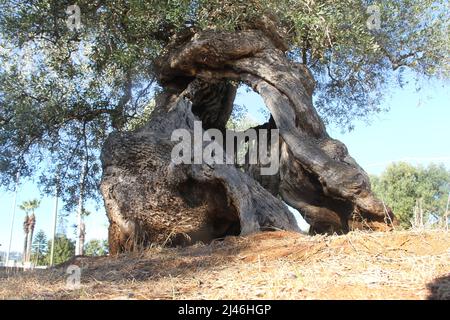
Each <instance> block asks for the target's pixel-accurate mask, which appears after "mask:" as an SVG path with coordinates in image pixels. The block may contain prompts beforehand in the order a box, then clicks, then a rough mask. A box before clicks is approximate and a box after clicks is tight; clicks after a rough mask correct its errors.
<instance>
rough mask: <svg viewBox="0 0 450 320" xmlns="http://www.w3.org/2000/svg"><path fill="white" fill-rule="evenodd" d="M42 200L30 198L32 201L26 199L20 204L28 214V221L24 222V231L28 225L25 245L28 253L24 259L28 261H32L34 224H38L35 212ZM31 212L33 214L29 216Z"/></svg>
mask: <svg viewBox="0 0 450 320" xmlns="http://www.w3.org/2000/svg"><path fill="white" fill-rule="evenodd" d="M40 203H41V202H40V201H39V200H37V199H34V200H30V201H24V202H23V203H22V204H21V205H20V209H21V210H23V211H25V214H26V217H25V219H26V222H24V231H25V225H26V226H27V230H26V232H25V233H26V237H27V238H26V239H27V240H26V245H25V246H24V247H26V253H25V258H24V261H25V262H28V261H30V257H31V246H32V243H33V233H34V226H35V225H36V216H35V214H34V211H35V210H36V209H37V208H38V207H39V205H40ZM29 213H31V216H29Z"/></svg>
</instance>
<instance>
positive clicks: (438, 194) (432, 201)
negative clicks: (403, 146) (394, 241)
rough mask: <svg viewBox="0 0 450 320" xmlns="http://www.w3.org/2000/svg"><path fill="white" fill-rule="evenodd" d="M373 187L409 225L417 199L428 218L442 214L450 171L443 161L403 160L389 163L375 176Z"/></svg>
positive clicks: (409, 225)
mask: <svg viewBox="0 0 450 320" xmlns="http://www.w3.org/2000/svg"><path fill="white" fill-rule="evenodd" d="M372 188H373V190H374V192H375V194H376V195H377V196H379V197H380V198H381V199H383V200H384V201H385V203H386V204H387V205H388V206H390V207H391V208H392V210H393V211H394V213H395V214H396V216H397V217H398V219H399V221H400V224H401V225H402V226H403V227H405V228H410V227H411V226H412V221H413V218H414V207H415V206H416V203H417V201H418V200H420V201H421V205H422V210H423V212H424V214H425V221H426V220H428V219H430V218H432V219H433V218H434V219H440V218H443V215H444V214H445V212H444V211H445V203H446V200H447V197H448V193H449V192H450V171H449V170H447V169H446V168H445V167H444V166H443V165H435V164H432V165H429V166H428V167H426V168H424V167H422V166H418V167H415V166H412V165H410V164H408V163H404V162H400V163H396V164H392V165H390V166H389V167H388V168H387V169H386V170H385V171H384V172H383V173H382V174H381V176H380V177H375V176H374V177H372Z"/></svg>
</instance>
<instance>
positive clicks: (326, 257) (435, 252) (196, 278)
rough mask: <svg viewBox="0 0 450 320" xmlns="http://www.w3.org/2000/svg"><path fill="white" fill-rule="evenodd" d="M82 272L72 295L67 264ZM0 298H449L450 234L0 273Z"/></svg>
mask: <svg viewBox="0 0 450 320" xmlns="http://www.w3.org/2000/svg"><path fill="white" fill-rule="evenodd" d="M69 264H75V265H78V266H80V267H81V285H80V287H79V288H76V289H70V288H69V287H68V286H67V284H66V281H67V277H68V275H67V274H66V268H67V267H68V265H69ZM0 299H450V233H448V232H445V231H409V232H391V233H363V232H352V233H350V234H347V235H343V236H314V237H311V236H305V235H300V234H294V233H287V232H270V233H261V234H256V235H252V236H249V237H246V238H243V237H229V238H226V239H225V240H223V241H215V242H213V243H212V244H210V245H196V246H194V247H190V248H149V249H148V250H146V251H144V252H136V253H129V254H124V255H120V256H116V257H98V258H76V259H74V260H73V261H71V262H70V263H68V264H66V265H65V266H61V267H60V268H57V269H53V270H37V271H27V272H12V271H8V272H6V271H5V270H4V271H2V272H1V273H0Z"/></svg>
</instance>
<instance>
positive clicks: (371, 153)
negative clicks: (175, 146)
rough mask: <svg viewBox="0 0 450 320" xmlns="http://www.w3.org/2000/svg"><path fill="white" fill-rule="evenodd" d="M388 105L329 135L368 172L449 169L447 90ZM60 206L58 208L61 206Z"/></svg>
mask: <svg viewBox="0 0 450 320" xmlns="http://www.w3.org/2000/svg"><path fill="white" fill-rule="evenodd" d="M236 103H237V104H243V105H245V106H246V107H247V108H248V111H249V113H250V116H251V117H253V118H255V119H258V120H260V119H261V114H260V113H259V110H260V109H261V108H264V103H263V101H262V99H261V97H260V96H259V95H257V94H256V93H252V92H250V93H247V92H245V90H240V92H239V93H238V96H237V99H236ZM385 103H386V105H385V106H388V107H390V108H391V110H390V111H389V112H387V113H382V114H379V115H376V116H374V117H373V118H372V121H371V123H370V125H368V124H366V123H365V122H357V123H356V127H355V130H354V131H353V132H350V133H342V132H341V130H340V129H339V128H336V127H329V128H328V132H329V133H330V134H331V136H332V137H333V138H337V139H339V140H341V141H342V142H344V143H345V144H346V145H347V147H348V149H349V151H350V154H351V155H352V156H353V157H354V158H355V159H356V161H358V163H359V164H360V165H361V166H362V167H363V168H364V169H365V170H366V171H367V172H369V173H372V174H380V173H381V172H382V171H383V169H384V168H385V167H386V166H387V165H388V164H389V163H391V162H394V161H400V160H404V161H408V162H410V163H412V164H424V165H426V164H428V163H430V162H436V163H444V164H446V165H447V167H449V168H450V91H449V88H448V86H444V85H443V84H442V83H439V82H434V83H429V84H427V85H425V86H424V87H423V89H422V90H421V91H419V92H416V90H415V87H414V86H413V85H409V86H406V87H405V88H403V89H400V88H397V89H395V90H394V91H393V92H392V93H391V94H390V97H388V98H386V101H385ZM33 198H38V199H40V195H39V191H38V189H37V187H36V185H35V184H33V183H32V182H23V183H22V185H21V186H20V190H19V193H18V198H17V204H18V205H19V204H20V203H21V202H22V201H25V200H30V199H33ZM12 204H13V194H12V193H7V192H5V191H4V190H0V244H1V246H0V251H6V250H7V246H8V241H9V240H8V239H9V227H10V223H11V212H12ZM60 207H61V206H60ZM87 207H88V210H90V211H91V212H92V213H93V214H92V215H91V216H89V217H87V218H86V232H87V235H86V236H87V240H90V239H106V238H107V226H108V220H107V218H106V216H105V212H104V210H103V209H101V210H95V208H94V205H93V204H88V206H87ZM52 215H53V199H52V198H51V197H44V198H42V203H41V206H40V207H39V209H37V211H36V230H41V229H42V230H44V231H45V233H46V234H47V235H48V236H49V235H50V234H51V226H52ZM23 217H24V213H23V212H22V211H20V210H19V209H16V219H15V224H14V230H13V242H12V250H13V251H20V250H21V247H22V237H23V232H22V221H23ZM74 223H75V214H72V215H71V216H70V217H69V219H68V222H67V225H66V227H67V228H66V229H67V233H68V235H69V237H72V238H74V229H73V228H72V227H71V226H72V225H73V224H74Z"/></svg>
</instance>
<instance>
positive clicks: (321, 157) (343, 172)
mask: <svg viewBox="0 0 450 320" xmlns="http://www.w3.org/2000/svg"><path fill="white" fill-rule="evenodd" d="M267 34H270V35H271V36H267ZM281 39H282V38H281V37H280V36H278V35H277V34H276V33H274V32H271V33H269V32H268V31H267V28H266V29H265V30H264V31H262V30H247V31H241V32H233V33H226V32H215V31H204V32H199V33H195V32H192V33H189V34H187V35H185V36H184V37H180V38H178V39H176V40H174V42H173V44H172V46H171V47H170V48H169V50H168V53H167V54H166V55H165V56H164V57H161V59H160V60H159V63H158V65H157V67H158V72H159V75H160V78H159V82H160V84H161V85H162V86H163V88H164V91H163V93H162V94H161V95H160V96H159V98H158V101H157V104H156V107H155V111H154V112H153V114H152V118H151V120H150V121H149V123H148V124H147V125H146V126H145V127H144V128H142V129H139V130H137V131H135V132H130V133H113V134H112V135H111V136H110V137H109V138H108V140H107V142H106V143H105V146H104V148H103V151H102V162H103V179H102V184H101V190H102V193H103V196H104V200H105V205H106V209H107V213H108V217H109V219H110V223H111V225H110V239H109V240H110V246H111V252H112V253H115V252H119V251H122V250H130V249H133V248H135V247H136V245H140V244H143V245H146V244H148V243H150V242H152V243H153V242H157V243H164V244H167V243H170V244H173V245H177V244H189V243H192V242H195V241H210V240H212V239H214V238H219V237H223V236H226V235H238V234H246V233H249V232H255V231H259V230H263V229H273V228H280V229H285V230H295V231H299V229H298V226H297V223H296V221H295V219H294V217H293V215H292V214H291V213H290V211H289V210H288V209H287V207H286V206H285V204H284V203H283V201H282V200H284V201H285V202H286V203H288V204H289V205H291V206H292V207H294V208H296V209H298V210H299V211H300V213H301V214H302V215H304V217H305V218H306V220H307V221H308V222H309V223H310V224H311V226H312V230H313V232H347V231H349V230H351V229H354V228H370V229H377V230H380V229H382V230H385V229H388V228H389V226H388V223H387V222H391V221H393V220H394V217H393V215H392V213H391V212H390V211H389V210H388V209H386V208H385V207H384V206H383V204H382V202H380V201H379V200H378V199H376V198H375V197H374V195H373V193H372V192H371V190H370V182H369V178H368V176H367V174H366V173H365V172H364V170H363V169H362V168H361V167H359V166H358V164H357V163H356V162H355V161H354V160H353V158H351V157H350V155H349V154H348V151H347V149H346V147H345V145H344V144H342V143H341V142H339V141H337V140H334V139H332V138H330V136H329V135H328V134H327V132H326V129H325V125H324V123H323V122H322V120H321V119H320V117H319V115H318V114H317V112H316V110H315V109H314V107H313V104H312V94H313V91H314V79H313V77H312V75H311V73H310V72H309V70H308V69H307V68H306V67H305V66H304V65H301V64H297V63H294V62H292V61H290V60H288V59H287V58H286V56H285V51H286V46H285V45H284V44H283V42H282V40H281ZM232 81H235V82H236V81H239V82H244V83H246V84H248V85H249V86H251V87H252V88H253V89H254V90H255V91H256V92H257V93H259V94H260V95H261V96H262V98H263V99H264V101H265V104H266V106H267V108H268V109H269V110H270V113H271V121H270V122H269V123H267V124H265V125H264V126H261V127H265V128H277V129H279V131H280V141H279V145H280V150H281V152H280V170H279V173H278V174H276V175H273V176H263V175H261V174H260V166H259V165H248V166H246V170H245V172H243V171H242V170H239V169H237V168H236V167H234V166H232V165H213V166H211V165H207V164H193V165H189V164H181V165H174V164H173V163H172V161H171V151H172V148H173V146H174V145H175V144H176V143H175V142H172V141H171V134H172V132H173V131H174V130H175V129H186V130H188V131H189V132H193V129H194V121H195V120H201V121H202V124H203V129H204V130H206V129H210V128H217V129H219V130H221V131H222V132H224V131H225V124H226V123H227V121H228V119H229V117H230V114H231V110H232V105H233V100H234V98H235V94H236V87H235V85H233V82H232Z"/></svg>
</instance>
